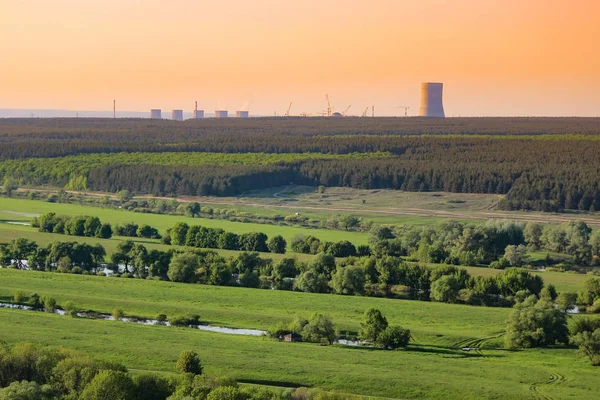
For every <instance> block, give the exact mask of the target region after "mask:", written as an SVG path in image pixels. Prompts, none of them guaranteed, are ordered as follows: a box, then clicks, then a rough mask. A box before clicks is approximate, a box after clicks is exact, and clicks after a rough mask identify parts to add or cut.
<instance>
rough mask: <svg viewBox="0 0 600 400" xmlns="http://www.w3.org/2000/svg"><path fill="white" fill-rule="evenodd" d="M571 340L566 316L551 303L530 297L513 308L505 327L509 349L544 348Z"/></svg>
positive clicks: (506, 343)
mask: <svg viewBox="0 0 600 400" xmlns="http://www.w3.org/2000/svg"><path fill="white" fill-rule="evenodd" d="M568 341H569V339H568V330H567V319H566V316H565V314H564V313H563V312H562V311H560V310H558V309H557V308H555V307H554V305H553V304H552V303H550V302H545V301H541V300H539V301H538V300H537V298H536V297H535V296H530V297H529V298H527V299H526V300H525V301H524V302H523V303H517V304H516V305H515V306H514V309H513V312H512V313H511V315H510V317H509V320H508V325H507V327H506V337H505V345H506V347H507V348H519V347H545V346H551V345H554V344H557V343H568Z"/></svg>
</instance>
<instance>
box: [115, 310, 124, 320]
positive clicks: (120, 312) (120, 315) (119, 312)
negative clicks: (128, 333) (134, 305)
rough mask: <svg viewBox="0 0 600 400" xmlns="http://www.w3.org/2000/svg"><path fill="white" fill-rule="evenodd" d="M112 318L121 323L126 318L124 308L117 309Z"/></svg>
mask: <svg viewBox="0 0 600 400" xmlns="http://www.w3.org/2000/svg"><path fill="white" fill-rule="evenodd" d="M112 317H113V318H114V320H115V321H120V320H122V319H123V317H125V311H123V309H122V308H115V309H113V311H112Z"/></svg>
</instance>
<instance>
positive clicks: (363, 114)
mask: <svg viewBox="0 0 600 400" xmlns="http://www.w3.org/2000/svg"><path fill="white" fill-rule="evenodd" d="M368 112H369V106H367V107H366V108H365V111H363V113H362V115H361V117H366V116H367V113H368Z"/></svg>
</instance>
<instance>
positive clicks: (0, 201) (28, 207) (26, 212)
mask: <svg viewBox="0 0 600 400" xmlns="http://www.w3.org/2000/svg"><path fill="white" fill-rule="evenodd" d="M49 212H54V213H56V214H59V215H71V216H77V215H94V216H97V217H98V218H100V219H101V220H102V222H109V223H111V224H113V225H114V224H117V223H125V222H135V223H137V224H148V225H151V226H153V227H155V228H157V229H158V230H159V231H161V232H163V231H165V230H166V229H167V228H170V227H172V226H173V225H175V224H176V223H177V222H185V223H187V224H189V225H202V226H205V227H207V228H221V229H224V230H226V231H231V232H235V233H238V234H243V233H248V232H264V233H265V234H267V236H274V235H282V236H283V237H284V238H285V239H286V240H287V241H288V243H289V242H291V240H292V239H293V238H294V237H295V236H296V235H306V236H308V235H313V236H316V237H318V238H319V239H321V240H325V241H339V240H349V241H350V242H352V243H354V244H355V245H361V244H366V243H367V241H368V235H367V234H366V233H359V232H344V231H336V230H326V229H309V228H302V227H294V226H278V225H269V224H256V223H242V222H231V221H225V220H221V219H207V218H191V217H185V216H175V215H163V214H145V213H135V212H131V211H126V210H115V209H111V208H99V207H89V206H82V205H77V204H60V203H48V202H44V201H38V200H22V199H11V198H5V197H2V198H0V221H5V222H6V221H12V222H30V221H31V216H32V215H35V214H46V213H49Z"/></svg>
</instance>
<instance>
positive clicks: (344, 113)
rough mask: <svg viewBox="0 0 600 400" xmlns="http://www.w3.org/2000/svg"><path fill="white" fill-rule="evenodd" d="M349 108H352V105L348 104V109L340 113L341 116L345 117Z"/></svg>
mask: <svg viewBox="0 0 600 400" xmlns="http://www.w3.org/2000/svg"><path fill="white" fill-rule="evenodd" d="M350 107H352V104H350V105H349V106H348V107H346V110H345V111H344V112H343V113H342V115H343V116H344V117H345V116H346V113H347V112H348V110H349V109H350Z"/></svg>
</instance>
